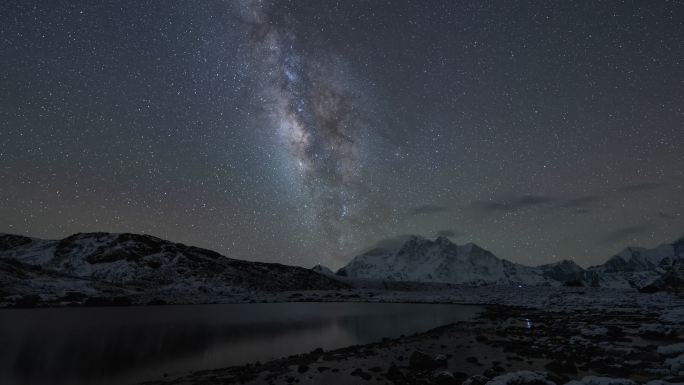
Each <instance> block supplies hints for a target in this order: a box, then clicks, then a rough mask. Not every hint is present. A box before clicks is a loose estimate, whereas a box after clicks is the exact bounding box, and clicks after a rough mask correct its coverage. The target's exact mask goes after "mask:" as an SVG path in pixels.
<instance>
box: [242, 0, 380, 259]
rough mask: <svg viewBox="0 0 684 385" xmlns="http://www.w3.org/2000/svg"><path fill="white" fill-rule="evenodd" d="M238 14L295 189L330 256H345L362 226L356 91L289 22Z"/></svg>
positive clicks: (252, 7) (340, 68)
mask: <svg viewBox="0 0 684 385" xmlns="http://www.w3.org/2000/svg"><path fill="white" fill-rule="evenodd" d="M241 14H242V15H243V21H244V23H245V28H246V31H247V34H248V36H249V42H250V48H251V55H249V60H252V61H253V63H254V65H256V66H257V68H259V71H257V78H258V79H257V84H259V87H260V92H259V97H260V100H261V101H262V102H263V105H264V113H265V114H267V115H268V118H269V120H268V121H269V122H270V124H271V125H272V128H273V133H274V134H276V135H277V138H278V140H280V141H281V142H282V145H283V146H282V148H283V150H284V151H286V152H287V159H288V160H289V161H290V162H291V164H290V165H287V166H288V167H290V168H291V169H294V170H295V172H296V173H297V174H298V175H297V176H295V180H296V182H295V183H301V184H302V186H303V187H305V189H306V191H307V192H308V194H310V199H311V205H312V209H313V210H314V220H315V225H317V227H318V229H319V230H320V231H321V232H322V233H323V234H324V236H325V239H326V240H327V243H328V246H329V247H332V248H333V250H334V251H333V252H337V253H342V252H344V251H345V249H348V248H349V247H355V245H354V242H358V241H359V239H358V238H356V237H354V234H355V232H356V231H355V228H354V225H356V224H358V222H359V221H364V219H363V218H362V217H361V215H362V214H363V209H364V207H365V205H366V204H367V202H366V200H365V195H364V194H363V188H364V187H363V182H362V181H363V175H362V166H363V164H362V163H361V157H362V154H360V152H361V151H362V150H363V143H362V142H363V140H364V137H365V136H366V132H365V131H367V124H366V122H364V119H363V111H362V109H361V108H360V107H359V105H358V101H359V99H360V95H359V91H358V89H355V87H354V86H353V84H352V83H353V80H351V79H350V76H351V75H350V74H348V73H346V72H345V68H344V65H343V64H341V63H340V62H341V58H339V57H337V56H336V55H335V53H334V52H328V51H326V50H324V49H322V48H320V47H317V48H316V53H315V55H313V54H311V53H309V52H303V51H304V49H302V48H301V47H299V45H300V44H301V43H300V40H301V39H302V37H300V36H297V34H296V32H295V28H294V27H293V26H292V25H291V21H290V20H288V19H287V17H278V16H276V15H277V12H274V11H272V10H271V9H270V7H269V6H268V5H265V4H264V3H262V2H259V1H251V2H246V3H243V4H242V8H241ZM307 39H310V40H311V39H315V37H312V36H308V37H307ZM328 251H329V252H330V250H328Z"/></svg>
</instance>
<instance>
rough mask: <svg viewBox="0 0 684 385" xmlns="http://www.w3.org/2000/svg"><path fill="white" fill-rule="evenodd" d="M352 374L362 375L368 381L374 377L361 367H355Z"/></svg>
mask: <svg viewBox="0 0 684 385" xmlns="http://www.w3.org/2000/svg"><path fill="white" fill-rule="evenodd" d="M351 375H352V376H355V377H361V378H363V379H364V380H366V381H368V380H370V379H371V378H373V376H371V374H370V373H368V372H365V371H363V370H362V369H360V368H356V369H354V370H353V371H352V372H351Z"/></svg>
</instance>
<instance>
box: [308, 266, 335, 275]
mask: <svg viewBox="0 0 684 385" xmlns="http://www.w3.org/2000/svg"><path fill="white" fill-rule="evenodd" d="M311 270H313V271H315V272H317V273H319V274H323V275H329V276H334V275H335V272H333V271H332V270H330V268H328V267H327V266H323V265H321V264H318V265H316V266H314V267H312V268H311Z"/></svg>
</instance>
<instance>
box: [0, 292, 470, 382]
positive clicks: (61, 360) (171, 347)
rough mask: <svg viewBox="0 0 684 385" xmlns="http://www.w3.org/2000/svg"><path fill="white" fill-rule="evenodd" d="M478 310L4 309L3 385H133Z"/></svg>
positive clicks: (404, 330) (336, 344)
mask: <svg viewBox="0 0 684 385" xmlns="http://www.w3.org/2000/svg"><path fill="white" fill-rule="evenodd" d="M480 310H481V308H479V307H477V306H466V305H436V304H377V303H311V302H308V303H271V304H239V305H191V306H140V307H109V308H64V309H57V308H55V309H4V310H0V383H2V384H22V385H24V384H39V385H43V384H75V385H79V384H129V383H136V382H139V381H144V380H152V379H159V378H161V376H162V375H163V374H164V373H168V374H169V375H175V374H182V373H186V372H188V371H190V370H200V369H211V368H218V367H224V366H230V365H239V364H245V363H250V362H255V361H262V362H263V361H267V360H271V359H275V358H279V357H284V356H288V355H291V354H297V353H305V352H309V351H311V350H314V349H315V348H318V347H321V348H323V349H326V350H328V349H333V348H340V347H344V346H349V345H354V344H364V343H369V342H374V341H379V340H381V339H382V338H383V337H398V336H399V335H401V334H406V335H408V334H412V333H416V332H421V331H426V330H429V329H431V328H434V327H437V326H440V325H444V324H447V323H452V322H458V321H464V320H469V319H472V318H473V317H474V316H475V315H476V314H477V313H478V312H480Z"/></svg>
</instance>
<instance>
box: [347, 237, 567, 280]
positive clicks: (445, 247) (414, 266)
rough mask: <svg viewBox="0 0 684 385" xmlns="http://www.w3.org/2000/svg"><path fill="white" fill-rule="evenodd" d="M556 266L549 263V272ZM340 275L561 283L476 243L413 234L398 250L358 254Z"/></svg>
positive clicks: (542, 272)
mask: <svg viewBox="0 0 684 385" xmlns="http://www.w3.org/2000/svg"><path fill="white" fill-rule="evenodd" d="M556 268H557V267H553V266H550V267H549V268H548V271H550V272H551V271H555V269H556ZM337 274H338V275H341V276H347V277H352V278H362V279H382V280H391V281H417V282H441V283H455V284H468V285H484V284H505V285H507V284H522V285H552V284H560V282H559V281H556V280H555V279H553V278H551V277H549V276H547V275H546V272H545V271H544V270H542V269H538V268H533V267H529V266H524V265H521V264H517V263H513V262H510V261H507V260H504V259H499V258H497V257H496V256H495V255H494V254H492V253H491V252H489V251H487V250H485V249H483V248H481V247H479V246H477V245H475V244H473V243H469V244H466V245H456V244H454V243H452V242H451V241H450V240H449V239H447V238H445V237H439V238H437V239H436V240H434V241H432V240H429V239H425V238H422V237H418V236H413V237H411V238H409V239H408V240H407V241H406V242H405V243H404V245H403V246H402V247H401V248H400V249H399V250H398V251H396V252H393V251H391V250H387V249H374V250H371V251H369V252H366V253H364V254H362V255H360V256H357V257H355V258H354V259H353V260H352V261H351V262H350V263H349V264H348V265H346V266H345V267H343V268H341V269H340V270H339V271H338V272H337Z"/></svg>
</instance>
